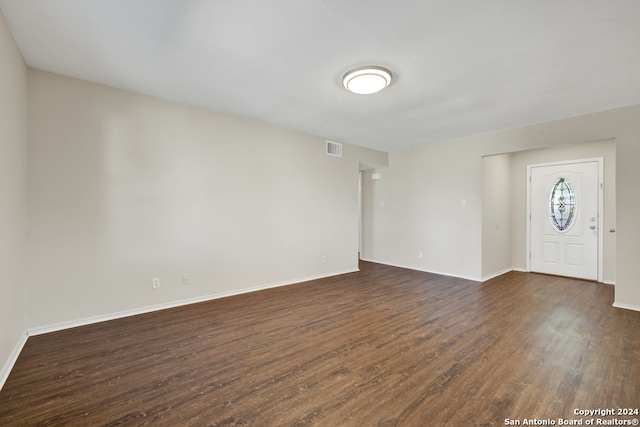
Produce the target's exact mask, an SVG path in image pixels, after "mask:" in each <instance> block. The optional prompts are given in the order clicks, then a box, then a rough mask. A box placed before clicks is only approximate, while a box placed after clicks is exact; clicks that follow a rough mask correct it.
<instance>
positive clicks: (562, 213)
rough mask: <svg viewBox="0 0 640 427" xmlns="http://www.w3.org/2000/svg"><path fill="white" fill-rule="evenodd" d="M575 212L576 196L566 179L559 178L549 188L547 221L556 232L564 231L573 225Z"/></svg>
mask: <svg viewBox="0 0 640 427" xmlns="http://www.w3.org/2000/svg"><path fill="white" fill-rule="evenodd" d="M575 212H576V194H575V192H574V191H573V186H572V185H571V183H570V182H569V180H568V179H566V178H564V177H560V178H559V179H558V180H557V181H556V182H555V184H553V187H552V188H551V195H550V196H549V219H550V220H551V225H553V227H554V228H555V229H556V230H557V231H566V230H568V229H569V227H571V224H573V220H574V218H575Z"/></svg>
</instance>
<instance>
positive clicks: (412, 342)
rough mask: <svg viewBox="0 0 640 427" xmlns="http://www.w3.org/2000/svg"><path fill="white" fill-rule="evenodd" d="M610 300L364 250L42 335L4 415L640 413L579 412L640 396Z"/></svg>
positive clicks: (198, 418) (563, 284)
mask: <svg viewBox="0 0 640 427" xmlns="http://www.w3.org/2000/svg"><path fill="white" fill-rule="evenodd" d="M612 302H613V287H612V286H607V285H603V284H598V283H594V282H588V281H582V280H575V279H567V278H560V277H552V276H544V275H538V274H527V273H520V272H511V273H508V274H505V275H503V276H501V277H498V278H495V279H493V280H490V281H488V282H485V283H482V284H481V283H476V282H471V281H467V280H462V279H456V278H450V277H445V276H438V275H434V274H429V273H422V272H417V271H411V270H406V269H401V268H396V267H390V266H384V265H379V264H373V263H365V262H363V263H361V271H360V272H357V273H350V274H345V275H341V276H337V277H332V278H327V279H321V280H315V281H311V282H306V283H302V284H297V285H291V286H286V287H281V288H276V289H270V290H266V291H261V292H255V293H252V294H246V295H240V296H235V297H230V298H224V299H219V300H215V301H210V302H205V303H200V304H194V305H190V306H185V307H180V308H176V309H171V310H164V311H161V312H155V313H150V314H145V315H140V316H134V317H129V318H124V319H119V320H114V321H109V322H103V323H98V324H94V325H89V326H84V327H80V328H75V329H70V330H66V331H61V332H55V333H50V334H46V335H40V336H36V337H31V338H29V340H28V342H27V344H26V345H25V348H24V350H23V352H22V354H21V355H20V357H19V359H18V361H17V363H16V365H15V368H14V370H13V372H12V373H11V375H10V376H9V378H8V380H7V382H6V384H5V386H4V388H3V389H2V391H0V425H1V426H40V425H46V426H138V425H153V426H358V427H360V426H499V425H507V423H508V422H509V421H506V420H507V419H510V420H517V421H520V422H521V423H522V422H523V420H525V419H526V420H533V419H538V420H547V419H551V420H554V421H555V422H556V423H557V422H558V421H557V420H558V419H559V418H563V419H577V420H580V419H582V420H583V422H584V421H585V420H587V419H590V418H602V419H604V420H611V419H613V418H617V419H621V420H622V419H624V420H630V419H632V418H640V416H631V417H629V416H606V417H597V416H593V417H585V416H578V415H574V410H575V409H585V410H590V409H591V410H594V409H599V408H614V409H616V410H617V409H618V408H632V409H633V408H639V407H640V313H638V312H633V311H628V310H622V309H615V308H613V307H611V304H612ZM521 425H522V424H521ZM525 425H526V424H525ZM556 425H558V424H556Z"/></svg>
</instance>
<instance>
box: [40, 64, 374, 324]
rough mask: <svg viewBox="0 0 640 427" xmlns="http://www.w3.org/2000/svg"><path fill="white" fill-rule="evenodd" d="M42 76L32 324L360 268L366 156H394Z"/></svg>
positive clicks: (104, 88) (110, 312)
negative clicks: (332, 146) (156, 282)
mask: <svg viewBox="0 0 640 427" xmlns="http://www.w3.org/2000/svg"><path fill="white" fill-rule="evenodd" d="M29 78H30V80H29V83H30V88H29V119H30V122H29V131H30V132H29V162H30V163H29V165H30V168H29V171H30V172H29V230H30V233H29V236H30V237H29V241H28V242H29V291H30V296H29V309H28V322H29V326H30V327H41V326H43V325H53V324H59V323H64V322H69V321H73V320H75V319H86V318H91V317H94V316H101V315H109V314H112V313H118V312H122V311H127V310H135V309H139V308H144V307H153V306H157V305H162V304H165V303H169V302H172V301H184V300H190V299H194V298H199V297H203V296H209V295H214V296H215V295H220V294H225V293H234V292H237V291H241V290H247V289H253V288H258V287H264V286H270V285H275V284H281V283H288V282H293V281H299V280H305V279H307V278H312V277H319V276H327V275H332V274H337V273H340V272H346V271H353V270H356V269H357V267H358V256H357V254H358V169H359V168H358V165H359V162H360V161H362V162H366V163H373V164H386V163H387V158H386V156H387V155H386V153H381V152H378V151H373V150H367V149H363V148H360V147H354V146H350V145H346V144H345V146H344V157H343V158H337V157H331V156H327V155H326V154H325V140H324V139H322V138H319V137H314V136H309V135H304V134H300V133H296V132H292V131H288V130H284V129H282V128H278V127H274V126H269V125H265V124H262V123H258V122H254V121H250V120H246V119H241V118H237V117H232V116H228V115H223V114H218V113H215V112H211V111H207V110H202V109H197V108H192V107H187V106H184V105H180V104H175V103H171V102H166V101H162V100H158V99H155V98H150V97H146V96H142V95H137V94H133V93H129V92H125V91H121V90H116V89H113V88H108V87H105V86H100V85H96V84H92V83H88V82H83V81H79V80H75V79H71V78H67V77H62V76H59V75H54V74H49V73H45V72H42V71H35V70H30V71H29ZM323 257H325V258H324V260H325V262H324V263H323ZM183 273H188V274H189V284H188V285H183V284H182V274H183ZM154 277H158V278H160V288H158V289H152V278H154ZM52 301H55V304H52Z"/></svg>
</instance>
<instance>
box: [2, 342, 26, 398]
mask: <svg viewBox="0 0 640 427" xmlns="http://www.w3.org/2000/svg"><path fill="white" fill-rule="evenodd" d="M27 338H29V337H28V335H27V334H26V333H24V334H22V336H21V337H20V339H19V340H18V342H17V343H16V345H15V347H14V348H13V351H12V352H11V355H10V356H9V359H8V360H7V362H6V363H5V364H4V366H3V367H2V370H1V371H0V390H2V387H4V383H5V382H7V378H9V374H10V373H11V370H12V369H13V365H15V364H16V361H17V360H18V356H20V352H22V349H23V348H24V345H25V344H26V343H27Z"/></svg>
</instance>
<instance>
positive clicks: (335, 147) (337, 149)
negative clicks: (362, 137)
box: [327, 141, 342, 157]
mask: <svg viewBox="0 0 640 427" xmlns="http://www.w3.org/2000/svg"><path fill="white" fill-rule="evenodd" d="M327 154H328V155H329V156H335V157H342V144H338V143H337V142H333V141H327Z"/></svg>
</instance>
